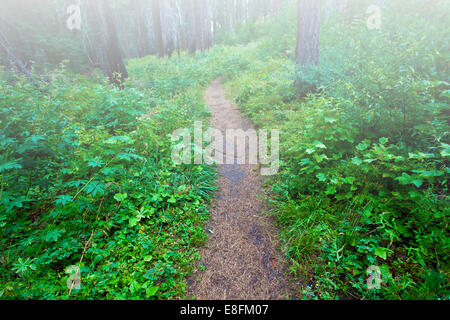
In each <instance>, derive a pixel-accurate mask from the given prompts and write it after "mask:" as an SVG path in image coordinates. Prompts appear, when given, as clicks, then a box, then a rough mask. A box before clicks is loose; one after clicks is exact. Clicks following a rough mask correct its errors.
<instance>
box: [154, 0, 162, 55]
mask: <svg viewBox="0 0 450 320" xmlns="http://www.w3.org/2000/svg"><path fill="white" fill-rule="evenodd" d="M152 12H153V29H154V32H155V39H156V43H157V46H158V56H159V57H160V58H162V57H164V53H165V50H164V39H163V34H162V24H161V3H160V0H153V6H152Z"/></svg>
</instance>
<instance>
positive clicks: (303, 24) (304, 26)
mask: <svg viewBox="0 0 450 320" xmlns="http://www.w3.org/2000/svg"><path fill="white" fill-rule="evenodd" d="M319 42H320V0H298V25H297V50H296V61H297V64H298V65H300V66H305V65H308V64H313V65H318V64H319Z"/></svg>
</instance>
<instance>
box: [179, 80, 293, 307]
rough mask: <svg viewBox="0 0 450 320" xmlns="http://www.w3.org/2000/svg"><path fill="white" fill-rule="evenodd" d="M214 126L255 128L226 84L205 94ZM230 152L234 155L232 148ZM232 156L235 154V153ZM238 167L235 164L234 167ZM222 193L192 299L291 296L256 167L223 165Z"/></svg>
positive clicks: (192, 284) (192, 285)
mask: <svg viewBox="0 0 450 320" xmlns="http://www.w3.org/2000/svg"><path fill="white" fill-rule="evenodd" d="M205 101H206V103H207V104H208V106H209V108H210V110H211V113H212V121H211V126H212V127H213V128H216V129H219V130H221V131H222V133H223V134H224V135H225V130H226V129H239V128H240V129H243V130H244V131H245V130H247V129H249V128H252V126H251V123H250V121H248V120H246V119H245V118H243V117H242V116H241V114H240V112H239V110H238V108H237V106H236V105H235V104H232V103H230V101H229V100H227V99H226V98H225V91H224V88H223V86H222V84H221V79H220V78H219V79H216V80H215V81H214V82H213V83H212V84H211V85H210V87H209V88H208V89H207V90H206V92H205ZM226 150H229V149H228V148H227V149H226ZM232 154H233V153H232ZM235 163H236V162H235ZM219 174H220V177H219V180H218V186H219V190H218V192H217V194H216V199H215V203H214V206H213V207H212V208H211V221H210V222H209V225H208V227H207V229H208V230H211V231H212V232H213V233H212V234H210V237H209V240H208V243H207V247H204V248H202V249H201V250H200V254H201V256H202V260H201V261H200V265H203V266H204V267H205V270H204V271H200V270H198V269H200V268H199V266H198V268H197V271H196V272H195V273H194V275H193V276H192V277H191V278H190V279H189V280H188V292H187V297H188V298H192V297H195V298H196V299H199V300H213V299H214V300H231V299H237V300H247V299H250V300H255V299H258V300H269V299H271V300H275V299H286V298H287V297H288V295H289V289H288V282H287V280H286V279H285V278H284V273H285V272H286V271H287V267H286V264H285V262H284V259H283V256H282V254H281V253H280V252H278V250H277V249H276V240H275V235H276V229H275V228H274V224H273V221H272V220H273V219H272V218H271V217H269V216H267V215H263V214H262V212H263V211H265V210H266V207H265V203H264V201H263V200H262V199H260V198H259V196H260V195H261V194H262V193H263V189H262V188H263V186H262V178H261V176H260V175H259V170H258V166H256V165H247V164H246V165H238V164H232V165H227V164H225V165H220V166H219Z"/></svg>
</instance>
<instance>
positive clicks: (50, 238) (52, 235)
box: [45, 229, 66, 242]
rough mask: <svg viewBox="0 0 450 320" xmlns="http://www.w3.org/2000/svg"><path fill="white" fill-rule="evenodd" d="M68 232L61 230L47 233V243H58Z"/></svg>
mask: <svg viewBox="0 0 450 320" xmlns="http://www.w3.org/2000/svg"><path fill="white" fill-rule="evenodd" d="M64 232H66V231H65V230H61V229H54V230H51V231H49V232H48V233H47V235H46V236H45V241H46V242H56V241H58V239H59V237H60V236H61V235H62V234H63V233H64Z"/></svg>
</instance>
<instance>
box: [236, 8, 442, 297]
mask: <svg viewBox="0 0 450 320" xmlns="http://www.w3.org/2000/svg"><path fill="white" fill-rule="evenodd" d="M447 8H448V7H447ZM444 11H445V10H444ZM361 12H364V11H361ZM400 12H401V13H402V14H399V13H400ZM445 19H446V17H445V14H443V11H442V8H441V7H439V6H432V5H427V10H424V8H423V7H421V6H420V4H419V2H417V1H408V2H406V1H400V2H398V3H397V4H396V7H395V8H394V9H393V10H392V12H391V14H389V15H387V13H386V14H385V18H384V19H383V25H382V28H381V30H378V31H374V30H369V29H368V28H366V27H365V24H366V20H365V16H364V15H360V16H359V17H356V18H355V20H354V21H352V23H351V24H350V23H347V22H341V23H336V21H329V22H328V23H327V24H325V25H324V26H323V29H322V30H321V36H322V39H321V43H322V44H321V62H320V65H319V66H318V67H310V68H304V69H302V70H300V72H298V73H296V67H295V64H294V63H293V61H291V60H290V59H287V58H286V57H285V56H284V53H285V50H293V48H294V46H295V34H294V32H290V33H288V34H286V32H285V30H292V31H293V30H295V27H293V24H291V25H287V24H286V23H285V21H290V22H291V23H292V22H294V21H295V19H294V18H293V17H291V18H286V16H283V17H281V18H280V19H278V20H277V21H275V22H274V23H273V24H270V25H267V27H266V29H265V31H268V30H272V31H271V32H267V34H268V36H266V37H264V38H263V39H261V41H259V42H258V43H256V44H251V45H250V46H248V48H247V50H246V53H245V56H246V57H247V59H248V63H249V66H248V67H247V69H246V71H245V72H240V73H239V75H238V76H237V77H233V78H232V79H231V80H232V81H231V82H230V83H229V87H230V88H231V89H232V92H233V94H234V96H235V97H236V101H237V102H238V103H239V105H240V106H241V108H242V110H243V111H244V112H245V114H246V115H248V116H249V117H250V118H251V119H252V120H253V121H254V122H255V123H256V124H257V125H258V126H260V127H264V128H278V129H280V131H281V135H282V137H281V143H280V145H281V149H282V151H281V152H282V155H281V157H282V172H281V174H280V175H279V176H277V177H275V178H274V179H273V180H272V181H271V182H270V183H269V185H270V187H271V190H272V192H273V194H274V198H273V199H272V200H271V203H272V206H273V212H274V214H275V215H276V217H277V220H278V222H279V226H280V229H281V236H282V239H283V244H284V248H285V249H286V251H287V255H288V257H289V259H290V260H291V262H292V267H291V271H292V272H293V273H294V274H295V275H296V276H297V277H298V278H299V279H302V280H303V282H304V287H303V288H302V294H303V295H302V297H303V298H322V299H323V298H327V299H329V298H333V299H334V298H358V299H360V298H364V299H371V298H387V299H408V298H419V299H436V298H441V299H442V298H446V299H448V298H449V291H448V289H449V288H448V276H449V274H448V270H449V261H448V250H449V242H448V218H449V206H448V177H449V173H450V170H449V168H448V164H449V155H450V141H449V136H448V130H449V102H450V101H449V98H450V95H449V93H450V91H449V89H450V87H449V82H448V81H449V78H448V77H449V70H448V58H449V56H448V53H449V49H450V48H449V43H448V41H447V40H446V39H448V37H449V33H448V30H444V29H442V27H441V26H442V25H445ZM280 39H282V40H283V41H284V42H281V41H280ZM294 79H297V80H298V81H299V82H300V83H301V86H300V87H299V88H298V89H297V90H296V89H295V88H294V87H293V85H292V83H293V80H294ZM371 265H377V266H379V267H380V269H381V273H382V281H383V283H382V289H380V290H374V291H368V290H367V286H366V279H367V273H366V269H367V268H368V267H369V266H371Z"/></svg>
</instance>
